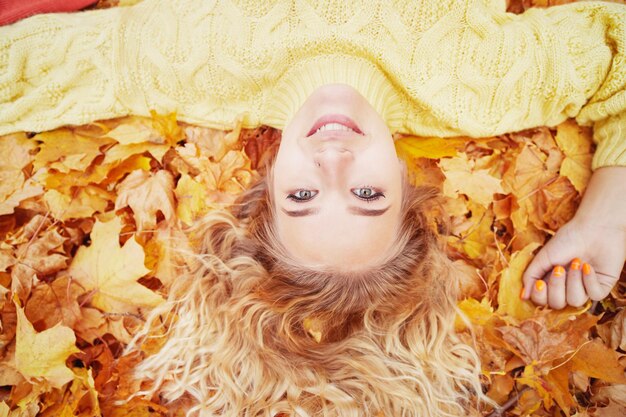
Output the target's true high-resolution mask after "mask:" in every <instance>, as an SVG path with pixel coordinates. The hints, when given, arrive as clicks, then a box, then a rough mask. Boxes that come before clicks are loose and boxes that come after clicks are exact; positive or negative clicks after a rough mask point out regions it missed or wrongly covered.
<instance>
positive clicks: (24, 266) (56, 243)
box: [11, 229, 67, 300]
mask: <svg viewBox="0 0 626 417" xmlns="http://www.w3.org/2000/svg"><path fill="white" fill-rule="evenodd" d="M65 240H66V238H65V237H63V236H61V235H60V234H59V232H58V231H57V230H55V229H50V230H47V231H46V232H44V233H43V234H42V235H41V236H40V237H38V238H36V239H34V240H33V241H29V242H27V243H24V244H22V245H20V247H19V248H18V249H17V251H16V260H17V263H16V265H15V266H14V267H13V270H12V271H11V289H12V291H13V292H14V293H15V294H17V295H18V297H19V298H20V299H22V300H25V299H26V298H27V297H28V295H29V294H30V290H31V287H32V285H33V283H34V280H36V279H37V277H43V276H46V275H51V274H54V273H56V272H58V271H60V270H62V269H65V268H66V266H67V256H66V255H65V254H64V253H62V250H60V249H62V248H61V246H62V245H63V243H64V242H65ZM59 251H60V252H61V253H55V252H59Z"/></svg>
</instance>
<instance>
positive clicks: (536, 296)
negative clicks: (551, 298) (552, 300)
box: [530, 279, 548, 306]
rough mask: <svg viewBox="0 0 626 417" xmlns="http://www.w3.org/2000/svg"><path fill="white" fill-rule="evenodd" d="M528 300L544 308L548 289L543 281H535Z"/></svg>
mask: <svg viewBox="0 0 626 417" xmlns="http://www.w3.org/2000/svg"><path fill="white" fill-rule="evenodd" d="M530 299H531V300H533V303H535V304H536V305H538V306H545V305H546V304H547V303H548V288H547V286H546V282H545V281H544V280H542V279H538V280H535V283H534V285H533V287H532V292H531V294H530Z"/></svg>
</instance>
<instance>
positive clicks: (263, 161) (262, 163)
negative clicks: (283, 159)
mask: <svg viewBox="0 0 626 417" xmlns="http://www.w3.org/2000/svg"><path fill="white" fill-rule="evenodd" d="M281 137H282V133H281V131H280V130H277V129H273V128H270V127H267V126H260V127H258V128H256V129H252V130H244V131H243V132H242V134H241V141H242V142H243V143H244V144H245V145H244V151H245V153H246V155H247V156H248V158H249V159H250V166H251V167H252V169H254V170H262V169H264V168H265V167H266V166H267V164H268V163H270V162H271V161H273V160H274V156H275V155H276V153H277V152H278V146H279V145H280V140H281Z"/></svg>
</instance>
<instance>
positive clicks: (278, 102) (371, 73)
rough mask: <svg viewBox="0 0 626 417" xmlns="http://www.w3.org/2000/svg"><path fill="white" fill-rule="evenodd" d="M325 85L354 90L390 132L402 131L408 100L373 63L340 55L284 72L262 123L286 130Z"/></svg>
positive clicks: (316, 58) (306, 62) (314, 59)
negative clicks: (341, 85)
mask: <svg viewBox="0 0 626 417" xmlns="http://www.w3.org/2000/svg"><path fill="white" fill-rule="evenodd" d="M326 84H347V85H350V86H352V87H353V88H354V89H355V90H357V91H358V92H359V93H360V94H361V95H362V96H363V97H365V99H366V100H367V101H368V102H369V103H370V104H371V106H372V107H373V108H374V109H375V110H376V111H377V112H378V113H379V114H380V115H381V116H382V118H383V120H385V122H386V123H387V126H388V127H389V129H390V130H391V132H395V131H398V130H400V129H401V128H402V126H403V122H404V117H405V114H404V111H403V109H406V103H404V101H405V100H406V98H405V97H403V95H401V93H399V92H398V90H396V89H395V88H394V86H393V85H392V83H391V82H390V80H389V79H387V77H386V76H385V75H384V73H383V72H382V71H381V69H380V68H378V67H377V66H376V65H375V64H373V63H372V62H370V61H369V60H365V59H362V58H357V57H355V56H349V55H340V54H332V55H317V56H313V57H311V58H309V59H306V60H302V61H300V62H298V63H297V64H296V65H294V66H292V67H290V68H289V69H288V70H287V71H285V73H284V74H283V75H282V76H281V77H280V79H279V80H278V82H277V84H276V86H275V88H273V89H272V93H271V95H272V96H271V97H269V100H268V103H269V105H268V106H267V107H266V108H265V109H264V112H265V113H266V114H265V117H264V118H263V120H264V121H265V123H266V124H268V125H269V126H272V127H275V128H277V129H284V127H285V126H286V125H287V124H288V123H289V122H290V121H291V119H292V118H293V116H294V115H295V113H296V112H297V111H298V109H300V107H301V106H302V104H303V103H304V101H305V100H306V99H307V98H308V97H309V96H310V95H311V94H312V93H313V91H315V90H316V89H317V88H319V87H321V86H323V85H326Z"/></svg>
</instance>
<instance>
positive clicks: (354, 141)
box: [0, 0, 626, 416]
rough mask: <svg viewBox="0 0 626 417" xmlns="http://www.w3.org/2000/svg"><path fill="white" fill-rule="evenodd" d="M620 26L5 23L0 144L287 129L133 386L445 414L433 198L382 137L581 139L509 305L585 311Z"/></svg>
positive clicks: (266, 406)
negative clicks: (156, 115)
mask: <svg viewBox="0 0 626 417" xmlns="http://www.w3.org/2000/svg"><path fill="white" fill-rule="evenodd" d="M431 3H432V4H431ZM625 22H626V9H625V8H624V7H622V6H620V5H615V4H603V3H583V4H575V5H570V6H566V7H558V8H551V9H548V10H530V11H528V12H527V13H525V14H524V15H522V16H515V15H510V14H506V13H505V12H504V4H503V2H497V1H488V0H484V1H482V0H467V1H447V2H446V1H444V2H423V1H414V2H398V4H389V3H387V2H373V1H372V2H360V3H359V2H353V3H352V2H351V3H349V4H348V3H345V2H307V1H294V2H287V1H284V2H281V1H275V2H268V1H264V2H245V1H224V2H201V1H191V0H178V1H171V2H166V1H158V0H145V1H144V2H142V3H140V4H138V5H136V6H133V7H130V8H122V9H113V10H106V11H95V12H89V13H83V14H80V15H74V16H67V15H54V16H39V17H34V18H31V19H29V20H27V21H24V22H21V23H17V24H15V25H13V26H10V27H7V28H4V29H0V67H1V68H3V72H2V75H0V134H3V133H8V132H12V131H17V130H27V131H39V130H46V129H51V128H54V127H56V126H60V125H65V124H81V123H86V122H89V121H92V120H95V119H101V118H108V117H116V116H121V115H125V114H129V113H132V114H138V115H147V114H149V111H150V110H157V111H159V112H169V111H174V110H175V111H177V112H178V115H179V118H181V119H182V120H185V121H188V122H192V123H197V124H201V125H207V126H211V127H219V128H226V127H228V126H229V124H230V123H232V121H233V120H234V119H235V118H236V117H237V116H238V115H241V114H244V115H245V116H244V124H245V125H246V126H256V125H258V124H261V123H263V124H268V125H271V126H274V127H277V128H280V129H282V130H283V137H282V141H281V145H280V149H279V152H278V155H277V157H276V160H275V161H274V164H273V166H272V167H271V169H269V172H268V173H267V176H266V178H265V181H263V182H261V183H259V184H258V185H257V186H255V187H254V188H253V189H251V190H250V191H249V192H248V193H247V194H246V195H244V196H243V197H242V201H241V204H240V205H238V206H236V208H235V209H234V211H233V212H232V213H230V212H213V213H211V214H210V215H209V216H207V217H206V218H205V219H203V220H202V221H200V222H198V224H197V225H196V227H195V228H194V229H193V230H192V231H190V237H191V238H192V239H193V240H195V241H196V242H198V243H197V247H198V254H197V256H195V257H194V259H193V260H192V259H190V260H189V263H188V264H189V265H188V270H187V271H186V272H185V273H184V274H182V276H181V278H180V279H179V280H178V281H177V283H176V285H175V287H174V288H173V289H172V293H171V301H169V302H168V303H167V304H164V305H163V306H162V307H160V308H159V309H158V310H155V312H154V313H153V314H152V316H151V320H150V323H154V322H156V321H158V320H160V318H161V317H164V316H165V315H166V313H171V312H175V313H176V314H175V316H174V317H170V319H171V326H170V330H169V333H168V336H169V338H168V341H167V343H166V345H165V346H164V348H163V349H162V350H161V352H160V353H158V354H157V355H154V356H152V357H150V358H148V359H147V360H146V362H145V363H144V365H143V366H142V368H141V369H140V373H141V374H143V375H144V376H148V377H150V378H152V379H154V380H155V385H154V386H155V389H157V388H160V390H159V392H163V393H165V394H166V395H167V397H168V398H169V399H177V398H180V397H181V396H183V395H184V394H185V393H187V394H188V395H190V396H191V397H192V398H193V399H194V401H195V404H196V405H195V406H193V407H192V408H191V410H190V411H191V412H197V413H199V414H201V415H233V416H235V415H275V414H277V413H281V412H282V413H285V414H289V415H346V416H347V415H377V414H379V415H393V416H395V415H460V414H461V413H464V412H465V410H466V409H469V408H471V407H472V404H468V399H469V398H471V397H472V396H473V397H475V398H480V397H481V396H482V395H481V394H480V386H479V383H478V374H479V366H478V363H477V359H476V356H475V354H474V353H473V351H472V349H471V348H469V347H468V346H466V345H464V344H463V343H460V341H459V340H458V338H457V337H456V336H455V334H454V332H453V328H452V318H453V315H454V306H455V297H456V278H455V274H454V273H453V272H452V269H451V268H450V264H449V261H448V260H447V259H446V257H445V256H444V255H443V253H442V251H441V249H440V247H439V245H438V243H437V240H436V238H435V234H434V233H433V231H432V230H431V228H430V225H431V224H432V222H431V221H430V220H429V219H427V218H426V215H425V212H426V211H425V209H424V208H425V206H426V205H427V204H429V202H430V201H432V197H433V196H432V194H431V193H430V192H429V191H427V190H414V189H411V188H410V187H407V186H406V184H405V183H404V182H403V181H404V180H403V178H404V177H403V168H402V165H401V164H400V163H399V162H398V161H397V157H396V155H395V152H394V150H393V143H392V139H391V132H406V133H412V134H416V135H431V136H432V135H436V136H454V135H470V136H477V137H480V136H488V135H495V134H500V133H504V132H508V131H514V130H521V129H526V128H530V127H533V126H539V125H555V124H557V123H559V122H561V121H563V120H564V119H566V118H567V117H574V116H576V117H577V120H578V122H579V123H582V124H594V127H595V139H596V141H597V143H598V148H597V151H596V154H595V158H594V169H595V173H594V175H593V177H592V180H591V183H590V185H589V187H588V189H587V192H586V194H585V196H584V198H583V201H582V204H581V206H580V209H579V211H578V213H577V214H576V216H575V218H574V219H573V220H572V221H571V222H570V223H568V224H567V225H566V226H564V227H563V228H562V229H561V230H560V231H559V232H558V233H557V234H556V235H555V236H554V237H553V238H552V239H551V240H550V242H549V243H548V244H547V245H546V246H545V247H544V248H543V249H542V250H541V251H540V252H539V253H538V254H537V256H536V258H535V260H534V261H533V263H532V264H531V266H530V267H529V268H528V270H527V271H526V274H525V277H524V283H525V290H524V293H523V294H522V295H523V297H525V298H528V297H531V298H532V299H533V301H535V302H536V303H538V304H549V305H550V306H551V307H553V308H562V307H563V306H565V305H567V304H571V305H581V304H582V303H584V301H586V300H587V299H588V298H592V299H594V300H597V299H601V298H602V297H604V296H606V295H607V294H608V292H609V291H610V289H611V288H612V286H613V285H614V284H615V282H616V280H617V277H618V276H619V272H620V270H621V268H622V266H623V263H624V259H625V257H626V217H625V213H626V199H624V198H623V196H624V195H625V194H624V193H625V192H626V181H624V178H625V175H626V174H625V173H624V170H626V168H624V167H623V166H624V165H626V141H625V140H624V138H623V136H622V126H625V125H626V115H625V113H624V109H625V108H626V98H625V97H626V95H625V94H626V93H625V86H626V77H625V76H624V74H626V64H625V62H626V60H624V55H623V54H624V43H625V42H626V29H625ZM44 51H45V52H44ZM550 271H552V272H550ZM535 282H547V285H535V284H534V283H535Z"/></svg>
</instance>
